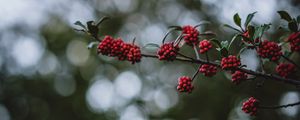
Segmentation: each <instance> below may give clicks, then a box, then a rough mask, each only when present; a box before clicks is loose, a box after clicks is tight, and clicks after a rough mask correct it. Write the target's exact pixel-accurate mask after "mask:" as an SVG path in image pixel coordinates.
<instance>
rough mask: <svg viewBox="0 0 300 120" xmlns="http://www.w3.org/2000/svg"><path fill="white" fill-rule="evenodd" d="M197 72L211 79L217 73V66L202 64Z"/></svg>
mask: <svg viewBox="0 0 300 120" xmlns="http://www.w3.org/2000/svg"><path fill="white" fill-rule="evenodd" d="M199 72H201V73H203V74H204V75H205V76H207V77H211V76H213V75H215V74H216V73H217V66H214V65H209V64H203V65H201V67H200V68H199Z"/></svg>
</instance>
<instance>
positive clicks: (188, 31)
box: [182, 25, 199, 46]
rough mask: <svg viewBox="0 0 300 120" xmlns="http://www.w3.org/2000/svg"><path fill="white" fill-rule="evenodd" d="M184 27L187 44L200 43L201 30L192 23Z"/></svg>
mask: <svg viewBox="0 0 300 120" xmlns="http://www.w3.org/2000/svg"><path fill="white" fill-rule="evenodd" d="M182 29H183V31H182V33H183V34H184V41H185V42H186V44H188V45H190V46H192V45H194V44H197V43H198V40H199V37H198V36H199V31H198V30H197V29H196V28H194V27H193V26H190V25H186V26H183V27H182Z"/></svg>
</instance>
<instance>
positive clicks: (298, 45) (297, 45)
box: [287, 32, 300, 52]
mask: <svg viewBox="0 0 300 120" xmlns="http://www.w3.org/2000/svg"><path fill="white" fill-rule="evenodd" d="M287 41H288V42H289V43H290V46H291V51H298V52H300V32H295V33H292V34H291V35H290V36H289V38H288V40H287Z"/></svg>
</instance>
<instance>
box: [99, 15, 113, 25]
mask: <svg viewBox="0 0 300 120" xmlns="http://www.w3.org/2000/svg"><path fill="white" fill-rule="evenodd" d="M108 19H110V17H107V16H104V17H102V18H101V19H100V20H99V21H98V23H97V25H96V26H97V27H99V25H100V24H101V23H102V22H104V21H105V20H108Z"/></svg>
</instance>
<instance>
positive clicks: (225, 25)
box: [224, 24, 243, 33]
mask: <svg viewBox="0 0 300 120" xmlns="http://www.w3.org/2000/svg"><path fill="white" fill-rule="evenodd" d="M224 27H227V28H230V29H233V30H235V31H238V32H240V33H243V32H242V31H240V30H239V29H236V28H234V27H232V26H230V25H228V24H224Z"/></svg>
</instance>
